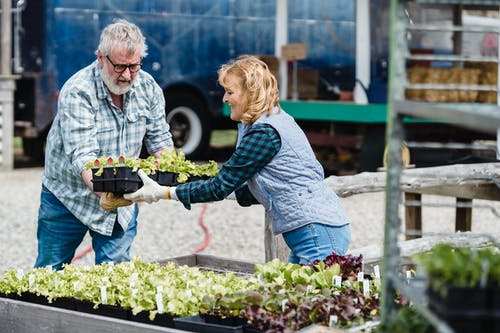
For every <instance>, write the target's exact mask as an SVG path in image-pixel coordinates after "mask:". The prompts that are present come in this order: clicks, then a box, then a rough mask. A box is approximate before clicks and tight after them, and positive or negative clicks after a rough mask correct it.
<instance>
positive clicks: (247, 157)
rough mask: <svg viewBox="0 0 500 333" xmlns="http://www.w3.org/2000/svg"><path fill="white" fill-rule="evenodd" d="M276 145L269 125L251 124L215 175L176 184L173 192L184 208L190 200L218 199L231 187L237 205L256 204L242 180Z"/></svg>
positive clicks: (258, 167)
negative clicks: (202, 179)
mask: <svg viewBox="0 0 500 333" xmlns="http://www.w3.org/2000/svg"><path fill="white" fill-rule="evenodd" d="M280 148H281V139H280V136H279V134H278V132H277V131H276V130H275V129H274V128H273V127H272V126H270V125H267V124H255V125H252V126H250V128H249V129H248V131H247V132H246V133H245V135H244V136H243V137H242V139H241V142H240V144H239V145H238V147H236V150H235V152H234V153H233V155H232V156H231V158H230V159H229V161H227V163H225V164H224V165H223V166H222V167H221V169H220V172H219V174H218V175H217V176H216V177H214V178H212V179H210V180H207V181H196V182H191V183H187V184H182V185H179V186H177V187H176V190H175V194H176V195H177V198H178V199H179V200H180V201H181V202H182V203H183V204H184V206H185V207H186V208H188V209H190V208H191V204H192V203H196V202H208V201H217V200H222V199H224V198H226V197H227V196H228V195H229V194H231V192H233V191H235V192H236V197H237V199H238V203H239V204H240V205H242V206H249V205H251V204H256V203H258V202H257V201H256V200H255V198H254V196H253V195H252V193H250V190H249V189H248V186H247V185H246V184H245V182H246V181H247V180H248V179H250V178H252V176H253V175H255V174H256V173H257V172H259V171H260V170H261V169H262V168H263V167H264V166H265V165H266V164H267V163H269V162H270V161H271V160H272V159H273V157H274V156H275V155H276V154H277V153H278V151H279V150H280Z"/></svg>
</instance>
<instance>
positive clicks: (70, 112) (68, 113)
mask: <svg viewBox="0 0 500 333" xmlns="http://www.w3.org/2000/svg"><path fill="white" fill-rule="evenodd" d="M143 140H144V143H145V145H146V148H147V150H148V152H150V153H154V152H157V151H160V150H162V149H165V148H168V147H172V146H173V143H172V137H171V134H170V132H169V126H168V124H167V122H166V120H165V99H164V97H163V91H162V90H161V88H160V87H159V86H158V84H157V83H156V82H155V81H154V79H153V78H152V77H151V76H150V75H149V74H148V73H146V72H144V71H139V72H138V73H137V76H136V77H135V79H134V81H133V84H132V87H131V89H130V91H129V92H128V93H127V94H125V96H124V100H123V111H122V110H121V109H119V108H118V107H116V106H115V105H114V104H113V102H112V100H111V96H110V94H109V93H108V90H107V89H106V88H105V86H104V83H103V81H102V79H101V69H100V67H99V64H98V62H97V61H95V62H93V63H92V64H91V65H89V66H87V67H86V68H83V69H82V70H80V71H79V72H77V73H76V74H75V75H73V76H72V77H71V78H70V79H69V80H68V81H67V82H66V83H65V84H64V86H63V88H62V89H61V92H60V94H59V100H58V109H57V114H56V117H55V119H54V122H53V124H52V127H51V129H50V132H49V135H48V137H47V146H46V154H45V170H44V174H43V177H42V183H43V184H44V185H45V186H46V187H47V188H48V189H49V190H50V191H51V192H52V193H53V194H54V195H55V196H56V197H57V198H58V199H59V201H61V202H62V204H64V206H66V208H67V209H69V210H70V211H71V213H73V215H75V217H76V218H78V219H79V220H80V221H81V222H82V223H83V224H85V225H87V226H88V227H89V228H90V229H92V230H94V231H96V232H98V233H101V234H103V235H111V233H112V231H113V225H114V223H115V220H116V217H117V211H116V210H115V211H112V212H106V211H104V210H103V209H102V208H101V207H100V206H99V198H98V197H97V196H96V195H95V194H93V193H92V192H91V191H90V190H89V189H88V188H87V186H86V185H85V184H84V182H83V180H82V178H81V173H82V171H83V170H84V165H85V163H86V162H87V161H89V160H94V159H96V158H97V157H100V156H111V157H114V158H117V157H119V156H120V155H123V156H126V157H138V156H139V154H140V151H141V147H142V143H143ZM134 209H135V207H134V205H131V206H127V207H120V208H118V222H119V223H120V225H121V226H122V227H123V228H126V227H127V225H128V223H129V222H130V221H131V219H132V216H133V212H134Z"/></svg>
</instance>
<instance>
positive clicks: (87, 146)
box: [58, 90, 98, 174]
mask: <svg viewBox="0 0 500 333" xmlns="http://www.w3.org/2000/svg"><path fill="white" fill-rule="evenodd" d="M58 113H60V128H61V132H62V137H64V138H65V140H64V142H63V149H64V154H65V155H66V156H68V158H69V161H70V163H71V165H72V167H73V172H74V173H75V174H80V173H81V172H82V171H83V169H84V166H85V163H86V162H87V161H88V160H89V159H91V158H95V157H96V155H97V152H98V149H97V148H96V147H97V146H98V144H97V131H96V128H95V125H94V124H95V112H94V111H93V108H92V105H91V102H90V101H89V98H88V96H85V94H84V93H83V92H81V91H80V92H77V91H76V90H75V91H70V92H68V94H65V95H64V97H62V98H61V100H59V108H58Z"/></svg>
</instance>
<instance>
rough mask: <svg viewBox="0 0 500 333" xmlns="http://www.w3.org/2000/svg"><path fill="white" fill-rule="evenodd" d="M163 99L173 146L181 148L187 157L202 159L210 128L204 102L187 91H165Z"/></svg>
mask: <svg viewBox="0 0 500 333" xmlns="http://www.w3.org/2000/svg"><path fill="white" fill-rule="evenodd" d="M165 100H166V117H167V123H168V124H169V125H170V132H171V133H172V137H173V140H174V146H175V148H178V149H181V150H182V151H183V152H184V154H186V158H188V159H191V160H195V159H202V158H203V157H205V156H204V155H205V153H206V152H207V150H208V147H209V144H210V130H211V124H210V117H209V116H208V110H207V108H206V106H205V104H204V103H203V102H202V101H201V100H200V99H199V98H198V97H196V96H195V95H192V94H189V93H167V94H166V96H165Z"/></svg>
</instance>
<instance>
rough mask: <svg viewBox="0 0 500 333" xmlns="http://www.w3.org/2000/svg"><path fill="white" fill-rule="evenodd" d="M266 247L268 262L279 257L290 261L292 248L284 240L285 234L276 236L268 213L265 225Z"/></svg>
mask: <svg viewBox="0 0 500 333" xmlns="http://www.w3.org/2000/svg"><path fill="white" fill-rule="evenodd" d="M264 248H265V253H266V259H265V260H266V262H268V261H271V260H273V259H274V258H278V259H279V260H281V261H284V262H286V261H288V257H289V256H290V249H289V248H288V246H287V245H286V243H285V241H284V240H283V236H281V235H279V236H274V235H273V232H272V230H271V221H270V220H269V216H268V214H267V213H266V217H265V225H264Z"/></svg>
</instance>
